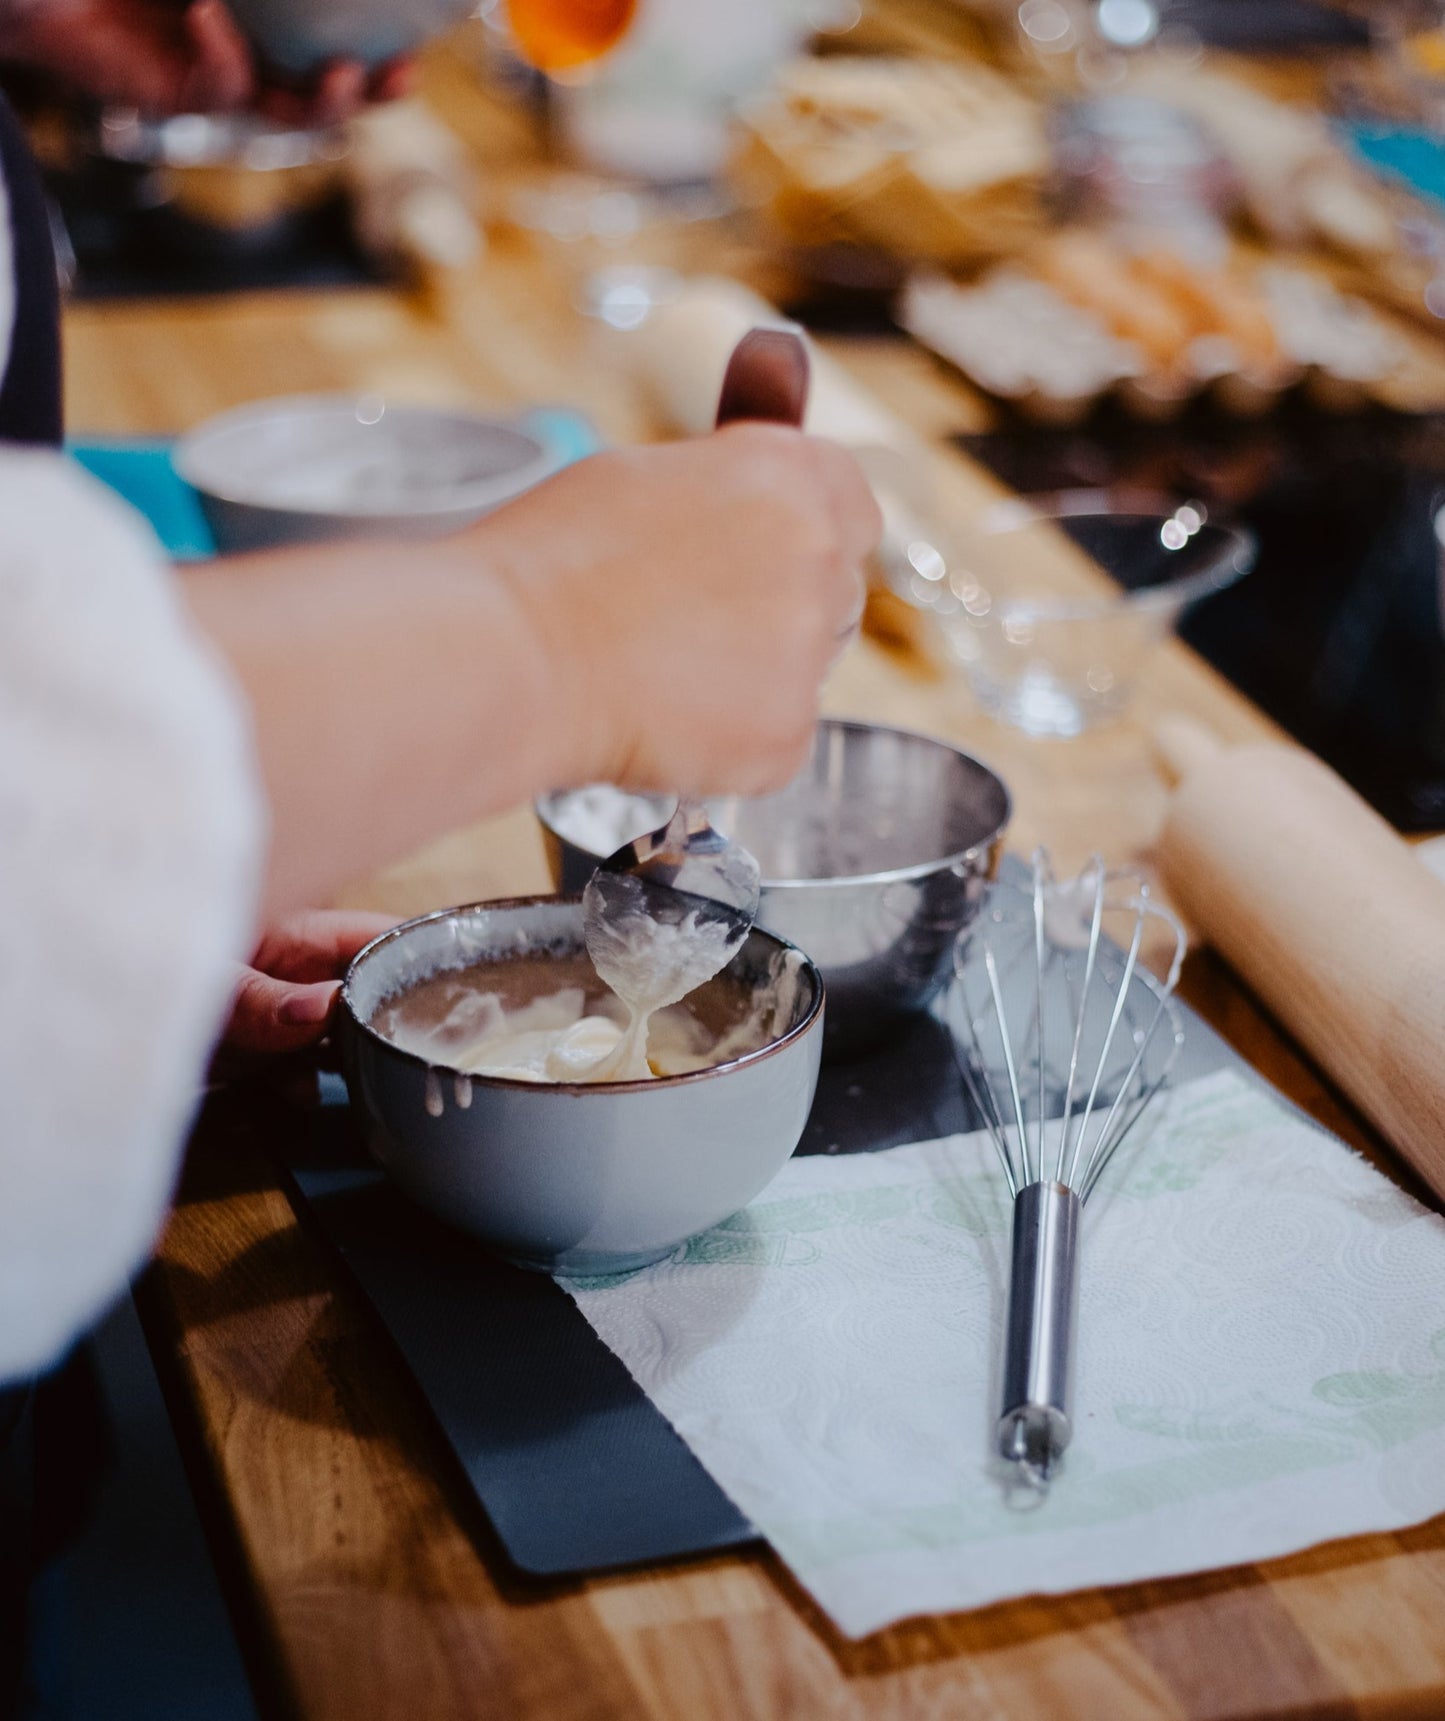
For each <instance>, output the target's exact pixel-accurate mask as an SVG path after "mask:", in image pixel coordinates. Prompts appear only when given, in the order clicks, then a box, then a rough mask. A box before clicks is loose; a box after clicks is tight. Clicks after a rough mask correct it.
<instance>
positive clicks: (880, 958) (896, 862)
mask: <svg viewBox="0 0 1445 1721" xmlns="http://www.w3.org/2000/svg"><path fill="white" fill-rule="evenodd" d="M672 806H673V803H672V801H671V800H669V799H666V798H664V797H661V796H645V795H624V794H623V793H622V792H621V791H620V790H618V789H613V788H609V787H607V786H605V785H593V786H592V787H590V788H587V789H578V790H571V791H567V792H564V793H560V794H555V795H546V796H544V797H543V798H542V799H541V800H539V801H538V802H537V803H536V813H537V817H538V819H539V820H540V822H541V825H542V832H543V839H544V842H545V845H546V849H547V858H548V863H549V865H550V866H551V869H552V876H553V878H554V880H555V881H556V883H557V886H558V888H559V889H561V890H563V891H568V892H572V891H580V890H581V889H582V888H583V886H584V885H585V884H586V882H587V880H588V879H589V878H590V877H591V875H592V873H593V871H594V869H595V868H596V866H597V862H598V861H599V860H600V859H602V858H603V856H604V855H606V854H610V853H611V852H612V850H613V849H614V848H618V847H620V846H621V845H622V843H624V842H627V841H630V840H631V839H632V838H633V837H636V836H640V835H641V834H642V832H643V831H648V830H655V829H657V827H658V826H659V825H662V824H664V823H665V822H666V820H667V816H668V814H669V813H670V812H671V811H672ZM708 807H709V810H710V812H711V813H712V817H713V822H714V823H715V824H716V825H717V827H718V829H719V830H722V831H725V832H726V833H727V834H728V835H729V836H733V837H736V838H737V839H738V841H739V842H741V843H743V844H744V845H745V846H746V847H747V848H748V849H750V850H751V851H752V853H753V854H754V855H755V856H756V857H757V860H758V864H759V866H761V868H762V872H763V896H762V905H761V907H760V908H759V910H758V924H759V925H760V926H764V927H766V928H767V929H768V931H770V932H774V933H776V934H777V935H778V936H779V937H780V938H785V939H787V940H788V941H789V942H790V943H793V944H796V945H797V946H798V947H799V948H800V949H802V950H806V951H807V953H808V955H809V956H811V957H812V959H813V961H814V962H816V963H817V965H818V968H819V970H820V971H821V973H822V976H823V982H824V984H825V985H826V987H827V989H828V1029H827V1038H828V1044H827V1050H828V1055H829V1056H830V1057H845V1056H849V1055H851V1054H853V1053H854V1052H857V1051H860V1050H864V1049H866V1048H867V1047H868V1046H870V1045H872V1044H876V1043H877V1042H878V1041H880V1040H882V1039H885V1038H886V1037H887V1036H888V1034H889V1033H891V1032H892V1031H893V1030H895V1029H896V1028H898V1027H900V1026H901V1025H902V1024H903V1023H904V1022H905V1021H906V1020H907V1019H908V1018H909V1017H910V1016H913V1015H915V1014H917V1012H919V1011H920V1010H925V1009H927V1008H928V1006H929V1005H930V1003H931V1002H932V1000H933V998H934V997H935V995H936V994H937V992H938V990H939V988H940V987H941V986H942V985H943V984H944V982H945V980H946V979H947V978H948V975H949V972H950V964H951V961H952V950H953V941H954V939H955V938H956V937H957V935H958V933H959V932H960V931H961V930H962V929H963V928H964V927H965V926H967V925H968V923H969V922H970V921H971V920H972V919H973V917H974V916H975V915H976V914H977V913H978V909H979V905H980V904H981V903H982V901H983V898H984V894H985V892H986V890H987V888H988V882H989V880H990V879H991V878H992V876H993V873H994V869H995V867H996V866H997V864H998V857H999V853H1000V850H1001V847H1002V842H1003V832H1004V827H1005V826H1006V825H1007V823H1008V819H1009V811H1010V807H1009V795H1008V790H1007V789H1006V788H1005V787H1004V785H1003V783H1002V782H1001V781H1000V779H999V778H998V777H997V776H995V775H994V773H993V772H992V771H990V770H989V768H988V766H987V765H984V764H981V763H980V762H979V761H978V760H977V759H975V758H973V757H971V756H970V755H969V754H967V753H964V752H962V751H961V750H960V749H959V748H957V747H952V746H950V745H949V744H948V743H947V742H946V741H937V740H934V739H933V738H932V737H931V736H928V735H917V734H914V733H913V732H912V731H911V730H906V729H890V728H886V727H884V726H882V725H880V724H876V723H856V722H850V721H846V720H843V719H841V718H827V719H825V720H824V721H823V722H821V723H820V724H819V725H818V732H817V738H816V740H815V742H814V744H813V752H812V756H811V757H810V759H809V761H808V763H807V764H806V765H805V766H804V768H803V770H802V771H801V772H800V773H799V774H798V776H797V777H796V778H794V780H793V781H792V782H791V783H790V784H789V785H788V786H787V788H785V789H782V790H780V791H779V792H778V793H777V794H775V795H767V796H763V797H761V798H759V799H757V800H717V801H710V802H709V803H708ZM614 836H615V837H616V841H615V842H613V841H612V838H613V837H614ZM609 843H611V847H608V846H607V845H608V844H609Z"/></svg>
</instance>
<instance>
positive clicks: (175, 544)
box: [68, 406, 601, 562]
mask: <svg viewBox="0 0 1445 1721" xmlns="http://www.w3.org/2000/svg"><path fill="white" fill-rule="evenodd" d="M518 422H519V423H520V424H521V425H522V426H523V427H524V428H525V429H527V430H530V431H531V432H532V434H533V435H534V436H537V437H540V438H541V440H542V441H543V442H544V443H545V444H546V445H547V447H548V448H549V449H550V450H551V451H552V452H553V454H554V455H555V456H556V458H557V464H558V465H559V466H570V465H571V464H572V462H573V461H574V460H581V459H582V458H583V457H584V456H586V455H588V454H594V453H596V451H597V449H598V448H599V447H600V446H601V444H600V442H599V440H598V436H597V432H596V430H595V429H594V428H593V427H592V424H591V422H590V420H588V419H587V418H585V417H583V415H582V414H581V413H580V412H573V411H571V410H570V408H567V407H553V406H546V407H537V408H535V409H534V410H533V411H531V412H526V413H522V414H521V415H520V416H519V419H518ZM68 446H69V452H70V455H71V457H72V459H74V460H76V461H78V462H79V463H80V465H82V466H83V467H85V469H86V470H87V471H88V472H91V473H93V474H94V475H95V476H96V477H97V478H99V479H100V481H101V483H102V484H107V485H109V486H110V488H111V489H112V490H114V491H115V492H116V493H117V494H118V495H120V496H123V497H124V498H125V500H126V501H127V502H129V503H130V505H131V507H132V508H134V509H136V511H137V512H138V513H141V514H144V515H145V517H146V519H147V520H149V521H150V523H151V527H152V529H153V530H154V532H155V534H156V536H157V537H158V538H159V539H160V541H161V543H162V544H164V545H165V547H166V550H167V551H168V552H169V554H170V555H171V557H172V558H173V559H174V560H175V561H178V562H196V561H203V560H204V559H205V558H206V557H207V556H213V555H215V553H216V545H215V541H214V539H213V538H212V537H211V529H210V527H209V526H208V525H207V524H206V517H205V515H204V514H203V513H202V512H201V504H200V501H199V500H198V498H197V496H196V493H195V491H194V490H192V488H191V487H190V485H189V484H187V483H186V481H185V480H184V479H183V478H182V477H181V476H180V475H179V474H178V473H177V471H176V469H175V467H174V466H172V465H171V441H170V439H169V438H166V437H82V438H78V439H75V440H73V441H72V442H70V444H69V445H68Z"/></svg>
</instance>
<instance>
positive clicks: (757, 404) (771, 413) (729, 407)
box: [717, 328, 809, 427]
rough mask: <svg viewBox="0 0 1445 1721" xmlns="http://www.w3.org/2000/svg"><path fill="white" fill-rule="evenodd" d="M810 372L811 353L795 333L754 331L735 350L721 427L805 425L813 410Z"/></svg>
mask: <svg viewBox="0 0 1445 1721" xmlns="http://www.w3.org/2000/svg"><path fill="white" fill-rule="evenodd" d="M808 373H809V364H808V349H807V346H806V345H805V344H804V341H803V337H802V335H801V334H799V333H798V331H797V330H796V329H790V328H757V329H749V330H748V332H747V334H745V335H744V336H743V338H742V339H741V340H740V341H739V342H738V344H737V345H736V346H735V347H734V348H733V355H732V357H731V358H730V359H729V360H728V368H727V371H726V373H725V374H724V376H723V382H722V391H721V393H720V394H719V395H718V403H717V422H718V425H719V427H721V426H722V425H724V424H737V423H740V422H741V421H743V420H745V419H754V420H756V419H765V420H766V421H767V422H769V423H771V424H796V425H801V424H802V422H803V414H804V413H805V412H806V411H807V408H808Z"/></svg>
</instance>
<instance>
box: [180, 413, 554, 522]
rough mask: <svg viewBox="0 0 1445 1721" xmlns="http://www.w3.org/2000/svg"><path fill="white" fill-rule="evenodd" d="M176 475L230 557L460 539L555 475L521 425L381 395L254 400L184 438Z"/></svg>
mask: <svg viewBox="0 0 1445 1721" xmlns="http://www.w3.org/2000/svg"><path fill="white" fill-rule="evenodd" d="M172 462H173V464H174V466H175V469H176V471H177V472H178V473H179V474H180V476H181V477H182V478H183V479H185V481H186V483H188V484H189V485H191V486H192V488H193V489H195V491H196V492H197V494H198V495H199V496H200V500H201V507H202V509H203V510H204V512H205V516H206V519H207V521H208V522H209V524H210V527H211V530H212V532H213V533H214V535H215V539H216V545H217V548H218V549H220V550H222V551H223V552H233V551H238V550H260V549H268V548H270V547H272V546H274V545H277V544H296V543H317V542H322V541H328V540H334V539H342V538H378V537H385V538H418V537H435V536H438V535H439V534H441V533H443V532H450V531H455V530H457V529H458V528H459V527H462V526H466V525H469V524H470V523H471V522H472V521H473V520H477V519H480V518H481V516H482V515H483V514H486V513H488V512H489V511H490V510H491V509H493V508H496V507H499V506H500V505H501V504H502V503H503V502H506V501H509V500H510V499H511V498H512V497H513V496H517V495H520V494H521V492H522V491H523V490H527V489H530V487H531V486H532V485H533V484H536V483H538V482H540V481H541V480H542V479H543V478H546V477H547V476H549V474H551V473H552V472H554V471H555V470H556V468H557V466H558V464H559V462H558V459H557V456H556V454H555V453H554V452H553V451H552V450H550V449H549V448H547V447H546V446H545V445H544V444H543V443H542V442H541V441H539V440H538V438H537V437H535V436H533V435H532V433H531V432H530V431H529V430H526V429H525V428H524V427H523V426H522V425H520V424H517V423H514V422H512V421H511V420H508V419H504V418H490V417H487V416H486V415H484V414H481V413H471V412H448V411H443V410H442V409H440V408H435V407H425V406H400V405H395V404H390V403H388V402H386V401H384V400H383V399H382V398H381V397H380V396H379V395H344V394H341V395H332V394H299V395H283V396H280V397H279V398H276V399H272V400H257V401H252V402H251V403H250V404H249V405H246V406H241V407H237V408H236V409H235V410H234V411H231V412H223V413H221V414H219V415H218V416H217V417H215V418H211V419H207V420H206V422H205V423H204V424H200V425H197V426H196V428H195V429H194V430H191V431H188V432H187V434H186V435H185V436H183V437H181V438H180V440H179V441H178V442H177V443H176V446H175V449H174V451H173V453H172Z"/></svg>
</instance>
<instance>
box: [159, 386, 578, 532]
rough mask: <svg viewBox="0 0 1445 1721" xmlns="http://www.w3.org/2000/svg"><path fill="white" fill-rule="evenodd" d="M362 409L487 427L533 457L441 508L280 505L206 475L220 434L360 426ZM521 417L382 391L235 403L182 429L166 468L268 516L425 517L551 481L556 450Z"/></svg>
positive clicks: (463, 490)
mask: <svg viewBox="0 0 1445 1721" xmlns="http://www.w3.org/2000/svg"><path fill="white" fill-rule="evenodd" d="M364 404H365V405H371V404H379V405H380V408H381V410H380V412H379V413H378V414H377V417H376V419H374V420H372V422H373V423H376V422H379V421H380V419H381V418H383V417H386V416H391V417H393V418H401V419H417V418H430V419H443V420H451V421H452V422H453V423H455V424H461V425H467V426H471V427H476V426H478V425H485V426H486V427H487V428H488V429H492V430H503V431H507V432H508V433H509V434H511V435H513V436H515V437H517V438H518V440H519V441H523V442H527V443H530V444H531V446H532V448H533V449H534V450H535V452H534V453H533V454H532V455H531V457H530V458H529V459H528V460H526V461H525V462H523V463H522V464H520V465H518V466H516V467H514V468H512V470H511V471H509V472H507V473H505V474H498V475H497V476H495V477H492V478H486V479H477V480H475V481H473V482H472V483H470V484H468V485H464V486H460V487H459V488H458V489H456V490H455V491H453V492H452V493H451V494H450V496H449V497H448V498H447V500H446V501H445V502H444V503H439V502H435V501H433V502H416V503H412V504H408V503H406V502H405V501H400V502H398V501H392V502H388V503H387V504H386V505H385V506H384V507H380V506H378V507H369V506H367V505H366V503H365V500H364V499H363V501H362V502H361V503H359V504H356V505H348V506H347V507H345V508H328V507H324V506H318V505H317V504H315V503H304V502H284V501H281V502H278V501H274V500H271V499H269V498H267V497H264V496H258V495H257V494H255V492H251V493H249V494H248V493H247V492H246V490H245V489H244V487H242V488H238V487H237V486H236V485H235V484H233V483H231V482H228V481H227V480H226V479H224V478H222V479H217V478H216V477H215V475H214V474H212V473H211V472H209V471H208V470H207V466H208V462H207V460H206V454H207V451H208V450H209V449H210V447H211V444H212V443H213V442H214V441H215V440H216V439H217V438H219V437H223V436H226V435H229V434H231V433H232V432H235V431H237V430H246V429H249V428H251V427H253V426H255V425H260V424H264V423H266V422H267V421H268V420H270V419H275V418H282V417H289V418H298V419H307V418H329V417H333V416H336V415H337V414H338V413H339V414H341V415H342V416H344V415H345V414H346V413H347V412H348V411H349V412H350V413H351V414H352V415H353V416H357V417H358V422H360V423H365V422H366V421H365V420H363V419H360V418H359V416H358V415H357V408H358V407H360V406H362V405H364ZM523 417H524V415H522V414H512V415H507V414H503V413H489V412H474V411H473V410H471V409H470V408H469V407H462V406H429V405H428V404H427V403H426V402H425V401H414V400H413V401H408V400H400V401H393V400H389V399H388V398H386V396H384V395H382V394H379V393H377V394H368V393H367V392H366V391H365V390H354V391H348V390H335V391H324V390H322V391H316V392H313V393H309V394H274V395H263V396H261V397H260V398H258V399H256V400H248V401H243V402H242V403H241V404H240V405H239V406H233V407H228V408H227V409H226V411H224V412H217V413H213V414H212V415H211V416H210V417H209V418H204V419H202V420H201V422H200V423H199V424H196V425H193V426H192V427H191V428H190V429H189V430H187V431H185V432H183V433H182V434H181V435H180V436H178V437H177V438H176V440H175V442H174V443H173V444H172V445H171V465H172V466H173V467H174V468H175V471H176V474H177V476H178V477H180V478H182V479H183V480H184V481H185V482H186V483H187V484H189V485H190V486H191V488H192V489H194V490H197V491H199V492H200V493H201V494H202V495H203V496H210V497H212V498H214V499H215V500H216V501H218V502H228V503H231V504H233V505H234V506H237V507H242V508H257V509H262V510H264V511H265V512H266V513H268V514H293V515H304V516H309V517H310V518H312V519H322V520H374V519H397V518H405V519H416V520H425V519H427V518H432V517H438V518H439V517H443V516H446V515H450V514H453V513H460V512H462V511H464V510H466V509H468V508H472V507H479V506H483V505H485V504H486V503H489V502H495V501H497V500H498V499H499V496H501V497H510V496H512V495H513V494H516V493H517V492H519V491H520V490H522V489H525V488H527V487H529V486H530V485H532V484H536V483H540V481H541V480H542V479H543V478H547V477H550V476H551V474H552V473H553V472H554V471H556V470H557V465H558V462H557V458H556V455H555V453H554V452H553V451H552V450H551V449H549V448H548V446H547V444H546V443H545V442H544V441H543V440H542V438H541V437H540V436H538V435H537V434H536V433H535V432H534V431H532V430H529V429H528V428H527V426H526V424H525V423H524V422H523Z"/></svg>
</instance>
